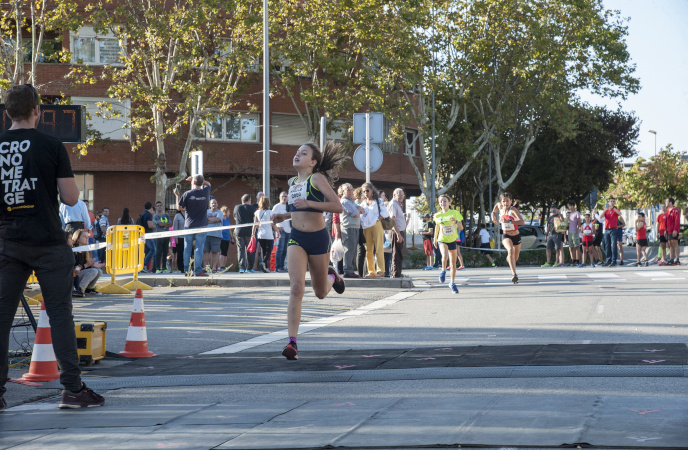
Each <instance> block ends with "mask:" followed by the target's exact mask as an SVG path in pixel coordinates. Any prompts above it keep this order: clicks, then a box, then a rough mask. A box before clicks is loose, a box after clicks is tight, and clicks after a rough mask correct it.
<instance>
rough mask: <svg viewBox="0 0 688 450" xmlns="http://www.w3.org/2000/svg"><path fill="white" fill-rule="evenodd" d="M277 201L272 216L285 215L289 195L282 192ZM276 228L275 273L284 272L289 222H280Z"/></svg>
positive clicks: (289, 230)
mask: <svg viewBox="0 0 688 450" xmlns="http://www.w3.org/2000/svg"><path fill="white" fill-rule="evenodd" d="M279 199H280V201H279V203H278V204H276V205H275V206H274V207H273V208H272V214H286V213H287V200H288V199H289V195H288V194H287V192H286V191H282V192H280V195H279ZM277 228H278V229H279V238H278V239H277V250H276V251H275V272H286V270H285V269H284V262H285V261H286V260H287V243H288V242H289V234H290V233H291V222H289V221H286V222H281V223H280V224H278V225H277Z"/></svg>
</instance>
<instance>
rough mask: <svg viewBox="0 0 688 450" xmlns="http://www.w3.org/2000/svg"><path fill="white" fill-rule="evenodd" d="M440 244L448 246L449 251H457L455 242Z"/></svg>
mask: <svg viewBox="0 0 688 450" xmlns="http://www.w3.org/2000/svg"><path fill="white" fill-rule="evenodd" d="M440 244H444V245H446V246H447V249H448V250H456V241H454V242H442V241H440Z"/></svg>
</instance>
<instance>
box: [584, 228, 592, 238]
mask: <svg viewBox="0 0 688 450" xmlns="http://www.w3.org/2000/svg"><path fill="white" fill-rule="evenodd" d="M583 234H584V235H586V236H588V235H590V234H592V230H591V229H590V228H583Z"/></svg>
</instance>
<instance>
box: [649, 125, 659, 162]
mask: <svg viewBox="0 0 688 450" xmlns="http://www.w3.org/2000/svg"><path fill="white" fill-rule="evenodd" d="M647 132H648V133H652V134H654V135H655V157H656V156H657V132H656V131H655V130H648V131H647Z"/></svg>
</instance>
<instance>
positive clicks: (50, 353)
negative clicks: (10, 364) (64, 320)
mask: <svg viewBox="0 0 688 450" xmlns="http://www.w3.org/2000/svg"><path fill="white" fill-rule="evenodd" d="M58 378H60V371H59V370H58V368H57V359H55V351H54V350H53V340H52V337H51V336H50V320H49V319H48V313H47V312H46V311H45V302H43V303H41V315H40V316H39V318H38V327H37V328H36V341H35V343H34V344H33V352H32V353H31V366H29V372H28V373H25V374H24V375H23V376H22V380H26V381H52V380H57V379H58Z"/></svg>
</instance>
